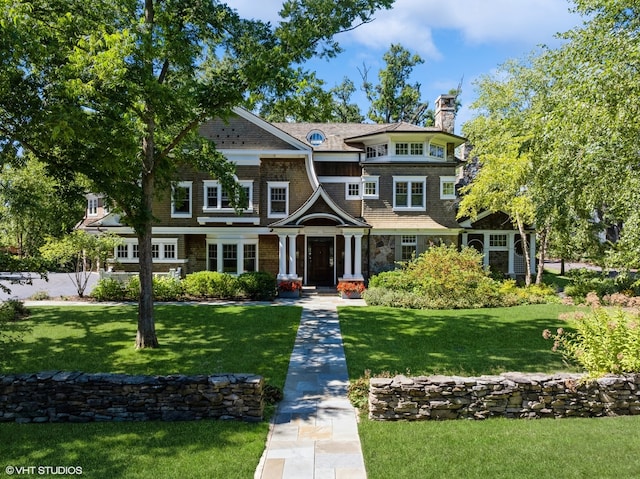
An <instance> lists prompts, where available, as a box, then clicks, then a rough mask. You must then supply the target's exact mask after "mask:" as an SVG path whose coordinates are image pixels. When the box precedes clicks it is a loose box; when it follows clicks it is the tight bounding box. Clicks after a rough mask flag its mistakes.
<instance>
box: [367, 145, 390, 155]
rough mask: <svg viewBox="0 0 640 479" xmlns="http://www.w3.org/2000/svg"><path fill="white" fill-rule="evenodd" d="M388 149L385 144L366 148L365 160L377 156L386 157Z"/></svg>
mask: <svg viewBox="0 0 640 479" xmlns="http://www.w3.org/2000/svg"><path fill="white" fill-rule="evenodd" d="M388 154H389V148H388V146H387V144H386V143H382V144H380V145H372V146H367V158H376V157H378V156H387V155H388Z"/></svg>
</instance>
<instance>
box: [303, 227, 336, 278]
mask: <svg viewBox="0 0 640 479" xmlns="http://www.w3.org/2000/svg"><path fill="white" fill-rule="evenodd" d="M334 251H335V246H334V239H333V238H327V237H316V238H308V239H307V278H308V283H309V284H310V285H315V286H333V285H334V284H335V281H334Z"/></svg>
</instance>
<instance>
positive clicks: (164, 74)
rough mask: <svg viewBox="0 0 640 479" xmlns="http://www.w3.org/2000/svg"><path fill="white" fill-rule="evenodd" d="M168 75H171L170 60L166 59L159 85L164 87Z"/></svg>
mask: <svg viewBox="0 0 640 479" xmlns="http://www.w3.org/2000/svg"><path fill="white" fill-rule="evenodd" d="M167 73H169V59H165V61H164V64H163V65H162V70H161V71H160V75H158V83H159V84H160V85H162V84H163V83H164V80H165V79H166V78H167Z"/></svg>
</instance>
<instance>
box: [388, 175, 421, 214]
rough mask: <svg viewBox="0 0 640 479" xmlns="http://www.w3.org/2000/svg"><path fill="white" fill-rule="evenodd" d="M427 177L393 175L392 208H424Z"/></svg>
mask: <svg viewBox="0 0 640 479" xmlns="http://www.w3.org/2000/svg"><path fill="white" fill-rule="evenodd" d="M426 193H427V178H426V177H424V176H394V177H393V209H394V210H422V211H424V210H425V209H426V197H427V194H426Z"/></svg>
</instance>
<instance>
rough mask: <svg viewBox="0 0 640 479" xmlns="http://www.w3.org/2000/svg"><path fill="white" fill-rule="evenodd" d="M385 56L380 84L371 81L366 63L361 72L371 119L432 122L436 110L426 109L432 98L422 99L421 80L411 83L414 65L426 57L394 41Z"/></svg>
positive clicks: (379, 76)
mask: <svg viewBox="0 0 640 479" xmlns="http://www.w3.org/2000/svg"><path fill="white" fill-rule="evenodd" d="M382 59H383V60H384V62H385V68H384V69H382V70H380V71H379V72H378V79H379V83H378V84H377V85H373V84H372V83H371V82H369V80H368V78H367V74H368V70H367V69H366V67H365V70H364V71H361V72H360V73H361V75H362V83H363V84H362V89H363V90H364V92H365V93H366V95H367V99H368V100H369V102H370V104H371V106H370V108H369V113H368V117H369V119H370V120H371V121H373V122H375V123H395V122H400V121H405V122H407V123H413V124H416V125H427V124H429V125H430V124H433V112H432V111H430V110H428V109H427V108H428V106H429V102H422V100H421V94H420V83H417V82H416V83H414V84H410V83H409V77H410V76H411V73H412V71H413V68H414V67H415V66H417V65H420V64H421V63H424V60H423V59H422V58H420V56H419V55H417V54H413V55H412V54H411V52H409V51H408V50H407V49H406V48H404V47H403V46H402V45H399V44H392V45H391V47H390V48H389V50H388V51H387V52H386V53H385V54H384V56H383V57H382Z"/></svg>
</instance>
